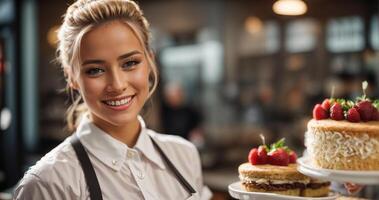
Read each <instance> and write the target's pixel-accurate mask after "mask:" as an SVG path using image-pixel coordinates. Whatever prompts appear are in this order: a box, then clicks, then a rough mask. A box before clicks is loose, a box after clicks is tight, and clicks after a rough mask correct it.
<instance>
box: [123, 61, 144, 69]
mask: <svg viewBox="0 0 379 200" xmlns="http://www.w3.org/2000/svg"><path fill="white" fill-rule="evenodd" d="M139 63H140V61H136V60H130V61H127V62H125V63H124V64H122V68H124V69H131V68H133V67H134V66H135V65H138V64H139Z"/></svg>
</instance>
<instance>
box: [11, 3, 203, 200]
mask: <svg viewBox="0 0 379 200" xmlns="http://www.w3.org/2000/svg"><path fill="white" fill-rule="evenodd" d="M58 39H59V46H58V55H59V57H58V60H59V61H60V62H61V64H62V67H63V70H64V72H65V74H66V77H67V83H68V87H69V88H70V89H72V90H75V91H77V92H78V94H79V98H78V99H77V100H75V102H74V104H73V105H72V107H71V108H70V110H69V111H68V125H69V127H71V128H73V129H75V132H74V134H73V135H72V136H70V137H69V138H68V139H66V140H65V141H64V142H63V143H62V144H60V145H59V146H57V147H56V148H55V149H53V150H52V151H51V152H49V153H48V154H46V155H45V156H44V157H43V158H42V159H41V160H40V161H38V162H37V164H36V165H35V166H33V167H32V168H31V169H30V170H29V171H28V172H27V173H26V174H25V176H24V178H23V179H22V180H21V181H20V183H19V185H18V187H17V188H16V190H15V195H14V198H15V199H112V200H113V199H209V198H210V196H211V194H210V192H209V190H208V189H207V188H206V187H204V185H203V182H202V174H201V165H200V160H199V155H198V152H197V150H196V148H195V147H194V146H193V145H192V144H191V143H189V142H187V141H185V140H184V139H181V138H179V137H175V136H169V135H161V134H158V133H156V132H154V131H153V130H150V129H147V128H146V127H145V125H144V122H143V120H142V118H141V117H139V115H138V114H139V112H140V111H141V109H142V107H143V105H144V104H145V102H146V100H147V99H148V98H149V97H150V96H151V94H152V93H153V91H154V89H155V88H156V86H157V68H156V66H155V64H154V61H153V54H152V52H151V49H150V46H149V24H148V22H147V21H146V19H145V17H144V16H143V14H142V11H141V10H140V8H139V7H138V5H137V4H136V3H135V2H133V1H129V0H95V1H93V0H92V1H90V0H79V1H77V2H75V3H74V4H73V5H71V6H70V7H69V8H68V9H67V12H66V14H65V16H64V21H63V24H62V26H61V28H60V30H59V33H58ZM80 98H82V99H83V103H82V104H79V102H80V101H81V99H80ZM79 108H84V112H79V113H81V114H80V116H79V117H75V116H74V114H75V113H78V111H79V110H80V109H79ZM75 119H78V120H75ZM75 121H78V123H75Z"/></svg>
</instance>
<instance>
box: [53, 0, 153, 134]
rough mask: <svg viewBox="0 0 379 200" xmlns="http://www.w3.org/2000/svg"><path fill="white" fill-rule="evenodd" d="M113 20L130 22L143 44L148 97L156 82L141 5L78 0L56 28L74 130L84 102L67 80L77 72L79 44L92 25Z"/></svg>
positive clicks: (114, 0)
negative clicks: (148, 68)
mask: <svg viewBox="0 0 379 200" xmlns="http://www.w3.org/2000/svg"><path fill="white" fill-rule="evenodd" d="M112 20H120V21H122V22H124V23H125V25H127V26H129V27H130V28H131V30H132V31H133V32H134V34H135V35H136V36H137V38H138V40H139V42H140V43H141V45H142V46H143V47H144V54H145V56H146V58H147V61H148V64H149V66H150V68H151V70H150V71H151V74H150V75H149V81H150V83H151V82H152V84H151V85H150V92H149V97H150V96H151V95H152V93H153V92H154V90H155V89H156V87H157V85H158V70H157V67H156V65H155V63H154V61H153V58H152V57H151V48H150V38H151V37H150V30H149V23H148V22H147V20H146V18H145V17H144V15H143V12H142V10H141V9H140V7H139V6H138V5H137V4H136V3H135V2H134V1H131V0H78V1H76V2H75V3H74V4H72V5H71V6H69V7H68V9H67V12H66V14H65V15H64V19H63V24H62V26H61V27H60V29H59V31H58V49H57V55H58V56H57V60H58V61H59V62H60V63H61V66H62V68H63V71H64V74H65V77H66V80H67V89H68V91H69V92H70V97H71V99H72V101H73V103H72V105H71V106H70V107H69V108H68V110H67V113H66V114H67V127H68V129H69V131H70V132H73V131H75V129H76V127H77V121H78V119H80V116H81V115H82V114H83V113H84V112H86V111H87V110H88V109H87V106H86V105H85V103H83V102H82V101H81V96H80V94H78V93H74V91H73V90H72V88H71V87H70V84H71V83H72V81H73V78H75V79H76V78H77V77H78V76H79V68H80V44H81V40H82V38H83V36H84V35H85V34H86V33H88V32H89V31H91V30H92V29H93V28H94V27H96V26H98V25H100V24H103V23H105V22H109V21H112Z"/></svg>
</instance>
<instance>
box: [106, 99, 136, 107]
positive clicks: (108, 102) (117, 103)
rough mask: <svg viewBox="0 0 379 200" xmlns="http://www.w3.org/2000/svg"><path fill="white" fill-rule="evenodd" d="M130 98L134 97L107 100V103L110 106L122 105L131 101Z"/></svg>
mask: <svg viewBox="0 0 379 200" xmlns="http://www.w3.org/2000/svg"><path fill="white" fill-rule="evenodd" d="M130 100H132V97H128V98H126V99H122V100H117V101H105V103H106V104H107V105H110V106H122V105H125V104H127V103H129V102H130Z"/></svg>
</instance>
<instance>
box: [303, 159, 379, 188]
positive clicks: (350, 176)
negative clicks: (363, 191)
mask: <svg viewBox="0 0 379 200" xmlns="http://www.w3.org/2000/svg"><path fill="white" fill-rule="evenodd" d="M297 163H298V167H297V170H298V171H299V172H301V173H302V174H305V175H307V176H310V177H314V178H317V179H323V180H329V181H336V182H340V183H346V182H351V183H357V184H362V185H379V171H357V170H354V171H353V170H331V169H322V168H319V167H315V166H313V165H312V163H311V161H310V160H309V159H308V157H301V158H299V159H297Z"/></svg>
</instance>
